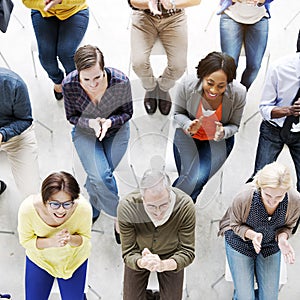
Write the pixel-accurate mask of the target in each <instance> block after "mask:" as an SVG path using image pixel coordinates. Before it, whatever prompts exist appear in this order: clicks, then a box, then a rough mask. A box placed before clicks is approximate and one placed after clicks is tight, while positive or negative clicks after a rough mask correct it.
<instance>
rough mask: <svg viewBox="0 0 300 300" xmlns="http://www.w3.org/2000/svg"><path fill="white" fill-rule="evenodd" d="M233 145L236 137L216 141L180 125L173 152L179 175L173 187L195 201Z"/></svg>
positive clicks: (176, 132) (176, 133)
mask: <svg viewBox="0 0 300 300" xmlns="http://www.w3.org/2000/svg"><path fill="white" fill-rule="evenodd" d="M233 144H234V136H232V137H230V138H228V139H226V140H222V141H219V142H216V141H200V140H196V139H193V138H191V137H190V136H189V135H187V134H185V133H184V131H183V130H182V129H181V128H177V129H176V131H175V136H174V144H173V151H174V157H175V163H176V168H177V171H178V174H179V177H178V178H177V179H176V180H175V182H174V183H173V186H175V187H177V188H179V189H181V190H182V191H184V192H186V193H187V194H188V195H190V196H191V198H192V199H193V201H194V203H195V202H196V200H197V197H198V195H199V194H200V192H201V191H202V189H203V187H204V185H205V184H206V183H207V181H208V180H209V179H210V178H211V177H212V176H213V175H214V174H215V173H216V172H217V171H218V170H219V169H220V168H221V166H222V165H223V164H224V162H225V161H226V159H227V157H228V156H229V154H230V152H231V150H232V148H233Z"/></svg>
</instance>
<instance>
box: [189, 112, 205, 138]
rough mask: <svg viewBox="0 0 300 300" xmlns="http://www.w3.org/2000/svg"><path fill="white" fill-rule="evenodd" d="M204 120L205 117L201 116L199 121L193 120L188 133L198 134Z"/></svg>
mask: <svg viewBox="0 0 300 300" xmlns="http://www.w3.org/2000/svg"><path fill="white" fill-rule="evenodd" d="M202 119H203V117H202V116H201V117H200V118H199V119H195V120H193V121H192V123H191V124H190V127H189V128H188V129H187V131H188V133H190V134H195V133H197V132H198V130H199V129H200V127H201V126H202Z"/></svg>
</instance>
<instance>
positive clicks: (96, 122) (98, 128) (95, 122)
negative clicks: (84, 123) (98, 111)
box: [89, 118, 102, 138]
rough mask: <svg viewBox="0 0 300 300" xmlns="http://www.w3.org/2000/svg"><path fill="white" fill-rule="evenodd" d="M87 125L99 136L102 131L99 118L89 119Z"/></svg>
mask: <svg viewBox="0 0 300 300" xmlns="http://www.w3.org/2000/svg"><path fill="white" fill-rule="evenodd" d="M89 127H90V128H92V129H94V131H95V135H96V137H97V138H99V137H100V135H101V132H102V123H101V118H96V119H90V120H89Z"/></svg>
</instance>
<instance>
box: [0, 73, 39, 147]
mask: <svg viewBox="0 0 300 300" xmlns="http://www.w3.org/2000/svg"><path fill="white" fill-rule="evenodd" d="M32 121H33V119H32V114H31V104H30V99H29V94H28V90H27V86H26V84H25V82H24V81H23V80H22V78H21V77H20V76H19V75H18V74H16V73H14V72H13V71H11V70H8V69H5V68H0V134H2V142H7V141H8V140H10V139H11V138H12V137H14V136H17V135H20V134H21V133H22V132H23V131H25V130H26V129H27V128H28V127H29V126H30V125H31V124H32Z"/></svg>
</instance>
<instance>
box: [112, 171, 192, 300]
mask: <svg viewBox="0 0 300 300" xmlns="http://www.w3.org/2000/svg"><path fill="white" fill-rule="evenodd" d="M118 221H119V226H120V235H121V244H122V256H123V259H124V262H125V268H124V290H123V299H124V300H138V299H146V287H147V282H148V278H149V275H150V272H153V271H156V272H157V276H158V278H159V282H160V296H161V299H172V300H180V299H181V298H182V286H183V276H184V272H183V271H184V268H185V267H186V266H188V265H189V264H191V263H192V262H193V260H194V257H195V207H194V204H193V201H192V199H191V198H190V197H189V196H188V195H187V194H185V193H184V192H182V191H180V190H179V189H177V188H174V187H171V183H170V179H169V177H168V175H167V174H165V173H163V172H161V171H156V170H148V171H146V172H145V173H144V175H143V178H142V179H141V183H140V190H139V191H138V190H137V191H134V192H132V193H131V194H129V195H128V196H127V197H126V198H125V199H124V200H122V201H120V203H119V206H118Z"/></svg>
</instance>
